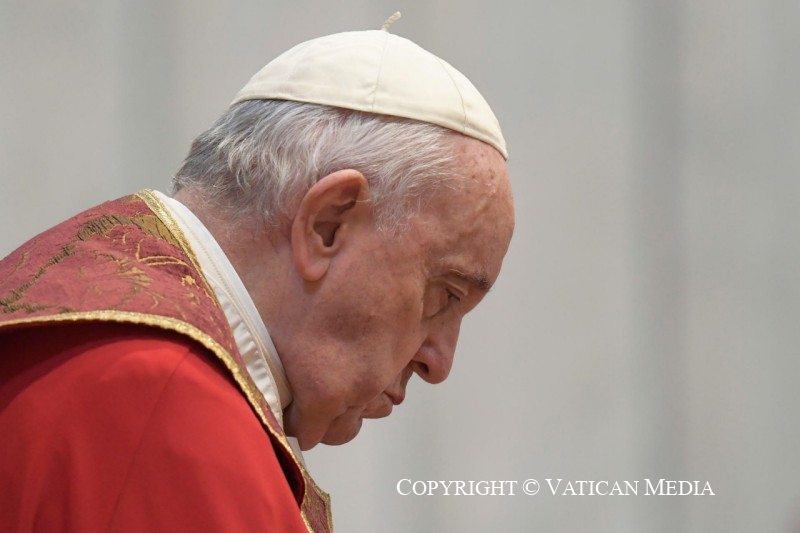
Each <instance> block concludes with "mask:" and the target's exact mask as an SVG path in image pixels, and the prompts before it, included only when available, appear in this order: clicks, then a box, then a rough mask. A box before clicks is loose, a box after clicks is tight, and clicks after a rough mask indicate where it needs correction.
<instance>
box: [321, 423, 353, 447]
mask: <svg viewBox="0 0 800 533" xmlns="http://www.w3.org/2000/svg"><path fill="white" fill-rule="evenodd" d="M337 422H338V421H334V423H333V424H331V427H329V428H328V431H326V432H325V435H324V436H323V437H322V441H321V442H322V443H323V444H327V445H328V446H339V445H340V444H345V443H347V442H350V441H351V440H353V439H354V438H356V435H358V432H359V431H361V418H357V419H356V420H348V421H346V422H345V421H341V422H339V423H338V424H337Z"/></svg>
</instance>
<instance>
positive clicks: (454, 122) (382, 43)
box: [231, 30, 508, 158]
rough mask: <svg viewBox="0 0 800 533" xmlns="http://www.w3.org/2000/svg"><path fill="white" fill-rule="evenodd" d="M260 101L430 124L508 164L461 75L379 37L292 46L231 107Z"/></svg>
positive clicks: (383, 34)
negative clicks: (475, 143) (480, 143)
mask: <svg viewBox="0 0 800 533" xmlns="http://www.w3.org/2000/svg"><path fill="white" fill-rule="evenodd" d="M264 99H276V100H292V101H297V102H307V103H312V104H322V105H328V106H334V107H342V108H345V109H354V110H357V111H364V112H367V113H378V114H381V115H392V116H396V117H402V118H409V119H413V120H419V121H422V122H429V123H431V124H437V125H439V126H443V127H445V128H448V129H451V130H453V131H456V132H458V133H461V134H464V135H467V136H469V137H474V138H475V139H479V140H481V141H483V142H486V143H488V144H490V145H491V146H493V147H495V148H496V149H497V150H498V151H499V152H500V153H501V154H502V155H503V157H504V158H508V152H507V151H506V143H505V140H504V139H503V134H502V132H501V131H500V125H499V124H498V122H497V118H495V116H494V113H492V110H491V109H490V108H489V104H487V103H486V100H484V99H483V97H482V96H481V94H480V93H479V92H478V90H477V89H476V88H475V87H474V86H473V85H472V83H470V81H469V80H468V79H467V78H466V76H464V75H463V74H461V73H460V72H459V71H457V70H456V69H454V68H453V67H452V66H450V65H449V64H448V63H447V62H445V61H444V60H442V59H440V58H438V57H436V56H435V55H433V54H431V53H430V52H428V51H427V50H424V49H423V48H421V47H420V46H418V45H417V44H415V43H413V42H411V41H409V40H408V39H404V38H402V37H398V36H397V35H393V34H391V33H389V32H388V31H385V30H369V31H353V32H345V33H337V34H334V35H328V36H326V37H320V38H317V39H312V40H310V41H306V42H304V43H301V44H298V45H297V46H295V47H294V48H292V49H290V50H289V51H287V52H285V53H283V54H282V55H280V56H278V57H277V58H276V59H274V60H273V61H271V62H270V63H269V64H267V66H265V67H264V68H262V69H261V70H260V71H259V72H258V73H257V74H256V75H255V76H253V77H252V78H251V79H250V81H249V82H247V85H245V86H244V88H243V89H242V90H241V91H239V94H237V95H236V98H235V99H234V101H233V102H232V103H231V105H233V104H237V103H239V102H242V101H244V100H264Z"/></svg>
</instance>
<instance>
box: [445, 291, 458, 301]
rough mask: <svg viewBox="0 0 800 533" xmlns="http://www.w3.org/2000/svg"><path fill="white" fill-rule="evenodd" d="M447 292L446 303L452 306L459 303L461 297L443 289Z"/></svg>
mask: <svg viewBox="0 0 800 533" xmlns="http://www.w3.org/2000/svg"><path fill="white" fill-rule="evenodd" d="M445 290H446V291H447V303H448V304H454V303H457V302H460V301H461V295H460V294H458V293H456V292H453V291H451V290H450V289H445Z"/></svg>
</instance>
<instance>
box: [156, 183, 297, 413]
mask: <svg viewBox="0 0 800 533" xmlns="http://www.w3.org/2000/svg"><path fill="white" fill-rule="evenodd" d="M154 192H155V194H156V195H157V196H158V198H159V199H160V200H161V201H162V202H163V204H164V206H165V207H166V208H167V210H168V211H169V214H170V215H172V217H173V218H174V219H175V222H176V223H177V224H178V227H180V229H181V230H182V231H183V233H184V235H185V236H186V239H187V240H188V241H189V245H190V246H191V248H192V251H193V252H194V254H195V256H196V257H197V261H198V263H199V266H200V269H201V270H202V271H203V275H204V276H205V278H206V279H207V280H208V282H209V284H210V285H211V289H212V290H213V291H214V294H215V295H216V297H217V300H218V301H219V303H220V305H221V306H222V310H223V311H224V312H225V317H226V318H227V319H228V323H229V324H230V327H231V331H232V332H233V338H234V340H235V341H236V346H237V347H238V348H239V352H240V353H241V355H242V358H243V359H244V362H245V364H246V365H247V372H248V373H249V374H250V377H251V378H252V379H253V381H254V382H255V384H256V386H257V387H258V389H259V390H260V391H261V393H262V394H263V395H264V399H265V400H266V401H267V404H268V405H269V407H270V410H272V413H273V414H274V415H275V418H277V419H278V423H280V425H281V427H283V409H284V408H286V406H287V405H289V403H291V401H292V392H291V389H290V388H289V383H288V382H287V381H286V373H285V372H284V370H283V364H282V363H281V360H280V358H279V357H278V352H277V350H276V349H275V345H274V344H273V342H272V339H271V338H270V336H269V332H268V331H267V327H266V325H264V321H263V320H262V319H261V316H260V315H259V314H258V310H257V309H256V306H255V304H254V303H253V299H252V298H251V297H250V295H249V294H248V292H247V290H246V289H245V287H244V284H243V283H242V280H241V279H240V278H239V275H238V274H237V273H236V270H235V269H234V268H233V265H232V264H231V262H230V261H229V260H228V258H227V257H226V256H225V252H223V251H222V248H220V246H219V244H218V243H217V241H216V240H215V239H214V237H213V236H212V235H211V233H210V232H209V231H208V229H206V227H205V226H204V225H203V223H202V222H200V220H199V219H198V218H197V217H196V216H195V215H194V213H192V212H191V211H190V210H189V209H188V208H187V207H186V206H185V205H183V204H182V203H180V202H179V201H177V200H175V199H174V198H170V197H168V196H166V195H165V194H163V193H160V192H158V191H154Z"/></svg>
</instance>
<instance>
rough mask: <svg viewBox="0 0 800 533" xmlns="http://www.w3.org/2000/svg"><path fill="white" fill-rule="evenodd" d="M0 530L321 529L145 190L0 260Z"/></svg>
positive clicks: (320, 510)
mask: <svg viewBox="0 0 800 533" xmlns="http://www.w3.org/2000/svg"><path fill="white" fill-rule="evenodd" d="M0 523H1V524H2V525H0V529H2V530H3V531H6V530H9V531H47V532H50V531H81V532H83V531H100V530H102V531H259V530H265V531H306V530H307V529H313V530H314V531H318V532H322V531H328V530H330V529H331V524H330V513H329V511H328V502H327V497H326V495H324V493H321V492H320V491H319V490H318V489H317V487H316V486H315V485H314V484H313V481H311V479H310V478H309V477H308V475H307V473H306V472H305V469H304V468H303V467H302V465H300V464H299V463H298V462H297V460H296V459H295V458H294V456H293V454H292V452H291V451H290V449H289V446H288V444H287V443H286V440H285V436H284V435H283V433H282V431H281V429H280V427H279V426H278V424H277V422H276V421H275V419H274V417H273V416H272V413H271V412H270V410H269V407H268V406H267V405H266V403H265V402H264V400H263V397H262V396H261V395H260V393H259V392H258V390H257V389H256V387H255V385H254V384H253V383H252V380H250V378H249V375H248V374H247V371H246V368H245V366H244V363H243V362H242V361H241V357H240V356H239V355H238V351H237V349H236V346H235V343H234V342H233V339H232V335H231V333H230V328H229V327H228V326H227V322H226V321H225V318H224V315H223V313H222V312H221V310H220V309H219V307H218V304H217V303H216V300H215V298H214V296H213V293H212V291H211V290H210V289H209V287H208V286H207V284H206V282H205V280H204V279H203V277H202V274H201V273H200V272H199V270H198V268H197V267H196V265H195V264H194V261H193V256H192V254H191V251H190V250H189V249H188V247H187V246H186V245H185V243H184V242H183V239H182V235H181V234H180V231H179V230H177V229H176V227H175V226H174V225H172V224H171V222H170V220H169V217H168V216H165V214H164V212H163V208H161V206H160V204H159V203H158V202H157V200H155V199H154V198H153V196H152V195H149V194H148V193H146V192H144V193H141V194H140V196H132V197H128V198H125V199H121V200H117V201H115V202H110V203H107V204H103V205H102V206H98V207H97V208H94V209H91V210H89V211H87V212H85V213H82V214H80V215H77V216H76V217H74V218H72V219H70V220H68V221H66V222H64V223H62V224H61V225H59V226H56V228H53V229H52V230H49V231H48V232H45V233H44V234H42V235H40V236H38V237H36V238H34V239H32V240H31V241H29V242H28V243H26V244H25V245H23V246H22V247H21V248H20V249H18V250H17V251H15V252H13V253H12V254H11V255H10V256H8V257H7V258H6V259H4V260H3V261H1V262H0Z"/></svg>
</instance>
